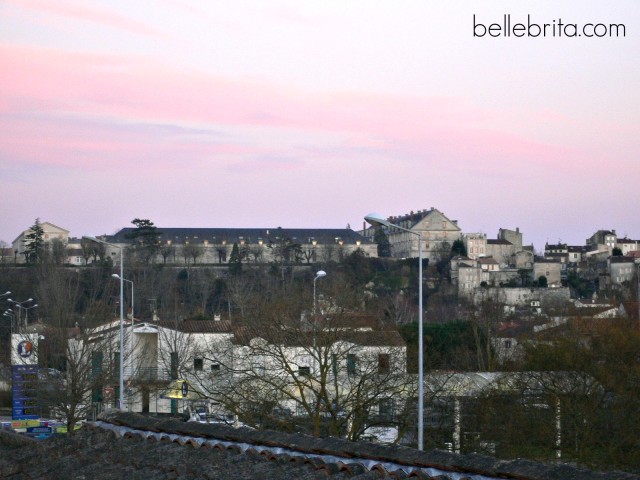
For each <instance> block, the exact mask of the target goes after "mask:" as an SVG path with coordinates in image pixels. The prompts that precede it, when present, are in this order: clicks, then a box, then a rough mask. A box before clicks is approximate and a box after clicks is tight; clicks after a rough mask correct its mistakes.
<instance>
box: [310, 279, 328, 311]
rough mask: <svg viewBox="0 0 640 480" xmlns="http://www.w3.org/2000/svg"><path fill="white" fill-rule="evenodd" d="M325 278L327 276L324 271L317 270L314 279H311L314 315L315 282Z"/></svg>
mask: <svg viewBox="0 0 640 480" xmlns="http://www.w3.org/2000/svg"><path fill="white" fill-rule="evenodd" d="M326 276H327V272H325V271H324V270H318V271H317V272H316V276H315V278H314V279H313V314H314V315H315V314H316V280H318V279H319V278H322V277H326Z"/></svg>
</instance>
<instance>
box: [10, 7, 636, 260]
mask: <svg viewBox="0 0 640 480" xmlns="http://www.w3.org/2000/svg"><path fill="white" fill-rule="evenodd" d="M514 3H515V2H512V1H507V0H504V1H493V0H491V1H490V0H485V1H472V0H469V1H461V0H460V1H458V0H456V1H453V2H426V1H424V0H420V1H418V0H416V1H409V0H406V1H399V2H398V1H394V2H391V1H386V0H381V1H379V2H372V1H365V0H362V1H353V2H343V1H335V2H332V1H325V2H318V1H311V0H310V1H304V0H295V1H294V0H291V1H269V2H264V1H258V0H255V1H238V2H206V3H203V2H198V1H195V0H162V1H153V2H151V1H144V0H143V1H140V2H135V5H133V6H132V5H131V2H123V1H122V2H121V1H114V2H97V1H87V0H83V1H80V0H56V1H53V0H7V1H5V2H3V3H2V4H1V5H0V22H1V24H2V26H3V28H2V29H0V65H2V72H3V73H2V75H0V167H1V170H0V171H1V172H2V173H1V175H0V214H1V216H0V240H4V241H6V242H11V241H12V240H13V239H14V238H15V237H16V236H17V235H18V234H19V233H20V231H22V230H23V229H25V228H27V227H28V226H30V225H31V224H33V221H34V219H35V218H36V217H39V218H40V219H41V220H42V221H49V222H51V223H54V224H56V225H58V226H61V227H64V228H66V229H68V230H70V231H71V235H73V236H82V235H97V234H102V233H113V232H115V231H117V230H119V229H120V228H122V227H125V226H130V221H131V220H132V219H133V218H135V217H140V218H149V219H151V220H152V221H154V222H155V223H156V225H158V226H160V227H276V226H282V227H332V228H336V227H344V226H346V225H347V224H350V225H351V226H352V227H354V228H358V227H360V226H361V225H362V218H363V216H364V215H365V214H367V213H370V212H372V211H377V212H380V213H382V214H385V215H399V214H403V213H408V212H409V211H411V210H418V209H422V208H429V207H436V208H438V209H440V210H441V211H443V212H444V213H445V214H446V215H447V216H449V218H451V219H456V220H458V221H459V225H460V226H461V228H462V230H463V231H464V232H483V233H487V234H488V235H489V237H490V238H494V237H495V236H496V234H497V230H498V228H501V227H503V228H515V227H519V228H520V229H521V230H522V231H523V232H524V240H525V242H526V243H534V244H535V245H536V247H537V248H542V247H543V246H544V242H545V241H547V240H548V241H549V242H557V241H559V240H560V241H564V242H569V243H572V244H581V243H583V242H584V240H585V239H586V238H587V237H588V236H590V235H591V234H592V233H593V232H594V231H595V230H598V229H603V228H604V229H616V230H617V232H618V233H619V234H620V235H628V236H629V237H631V238H640V221H639V220H638V216H637V211H638V209H639V205H638V204H639V203H640V202H639V200H640V193H639V191H640V190H639V188H640V187H639V184H640V162H639V161H638V152H639V151H640V148H639V147H640V118H639V117H640V113H639V112H640V89H638V85H640V62H638V58H640V41H639V38H640V37H639V33H638V32H640V4H639V3H638V2H637V1H633V0H621V1H618V2H616V4H615V8H613V7H612V6H611V5H605V4H604V3H602V2H600V1H597V0H587V1H581V2H578V1H575V2H569V1H564V2H557V1H531V2H526V3H525V2H521V3H517V4H515V5H514ZM474 14H475V15H476V18H477V19H478V21H482V22H485V23H486V24H489V23H493V22H501V21H502V16H503V15H504V14H511V15H512V17H513V18H514V21H515V19H519V20H524V21H526V18H527V15H530V16H531V19H532V21H537V22H539V23H544V22H549V23H551V22H553V21H556V22H557V21H558V19H559V18H561V19H562V21H563V22H564V23H567V22H569V23H577V24H584V23H587V22H592V23H603V24H607V25H608V24H610V23H623V24H624V25H625V30H626V36H625V37H623V38H513V37H512V38H502V37H501V38H488V37H485V38H474V37H473V15H474Z"/></svg>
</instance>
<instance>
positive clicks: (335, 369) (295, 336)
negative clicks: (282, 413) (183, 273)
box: [93, 316, 406, 418]
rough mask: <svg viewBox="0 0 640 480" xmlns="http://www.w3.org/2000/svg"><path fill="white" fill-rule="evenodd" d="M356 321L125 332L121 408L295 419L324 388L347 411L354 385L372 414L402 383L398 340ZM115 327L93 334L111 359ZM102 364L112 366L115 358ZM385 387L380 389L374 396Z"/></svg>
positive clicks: (184, 324) (151, 325)
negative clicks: (366, 394)
mask: <svg viewBox="0 0 640 480" xmlns="http://www.w3.org/2000/svg"><path fill="white" fill-rule="evenodd" d="M356 317H357V318H355V320H354V322H351V321H348V316H347V321H345V320H344V319H345V317H340V318H341V320H340V321H338V322H334V321H331V320H330V319H327V318H326V317H323V318H324V321H322V322H315V323H313V325H311V324H309V323H308V322H307V323H304V324H302V323H301V324H300V325H299V326H298V327H296V328H293V327H292V326H286V325H280V326H269V327H265V326H250V325H232V324H231V323H230V322H228V321H224V320H177V321H173V320H158V321H152V322H137V323H134V325H133V326H131V324H130V323H127V324H126V326H125V329H124V345H125V347H124V348H125V355H124V357H123V362H124V368H123V371H124V379H125V385H126V390H125V407H126V409H127V410H130V411H137V412H152V413H163V414H174V415H175V414H178V413H181V412H182V411H184V410H185V408H187V407H188V408H191V407H192V406H193V405H192V404H191V403H190V401H191V400H197V401H198V405H199V406H200V407H203V408H204V409H205V410H206V411H207V412H217V414H218V415H220V416H222V417H224V418H227V416H228V415H229V414H230V413H231V411H230V410H229V408H226V407H225V405H226V406H227V407H228V406H229V405H231V404H234V405H237V404H236V403H234V402H240V403H242V402H245V401H247V397H251V398H252V400H251V401H252V402H253V403H254V404H255V405H258V404H260V403H262V404H264V405H272V406H271V407H270V408H273V405H277V406H278V408H281V409H284V410H287V411H290V412H293V413H296V414H300V415H302V414H303V411H304V404H305V401H306V400H305V399H306V398H307V396H308V395H317V394H318V389H319V388H320V387H317V385H318V382H329V383H326V384H325V383H323V385H325V387H324V390H323V391H330V394H331V395H332V398H334V400H335V403H336V405H337V404H340V405H342V407H341V408H347V407H348V406H349V401H351V400H350V398H351V396H350V395H351V389H352V388H355V385H356V383H357V384H358V388H360V389H362V388H363V385H365V384H366V385H368V387H367V388H368V389H369V390H370V391H371V392H374V393H372V395H377V396H378V397H379V398H377V399H376V402H377V403H376V407H375V408H376V409H378V408H379V406H380V405H386V406H387V407H388V406H389V405H390V403H389V402H392V401H395V400H393V395H391V393H392V392H395V393H398V390H397V389H396V390H394V389H393V388H391V387H389V385H391V386H392V387H393V386H394V385H396V383H394V382H396V381H398V385H399V384H400V383H401V382H400V380H397V379H404V378H405V377H406V344H405V342H404V340H403V339H402V337H401V336H400V334H399V333H398V332H397V331H388V330H380V328H379V327H378V328H374V327H373V326H372V323H371V322H370V321H365V320H366V319H363V318H360V317H358V316H356ZM350 325H351V326H352V327H353V328H351V327H350ZM118 326H119V320H115V321H113V322H109V323H108V324H106V325H104V326H102V327H100V328H99V329H98V330H97V331H95V332H94V333H93V335H94V337H95V336H96V335H98V336H99V335H103V334H104V335H110V338H111V341H110V343H111V344H113V346H112V348H115V349H116V350H117V349H118V346H117V344H116V343H114V342H115V341H116V340H117V335H114V334H115V333H116V332H117V329H118ZM104 358H105V359H110V360H108V361H109V362H112V361H113V360H112V359H113V358H119V356H118V354H117V353H116V355H115V357H114V355H113V353H111V354H109V355H104ZM106 369H107V368H106V367H105V370H106ZM111 370H115V367H113V366H112V367H111ZM327 375H328V377H327ZM322 379H324V380H322ZM390 379H391V380H390ZM176 382H183V383H186V384H187V385H188V387H187V390H188V391H190V392H192V395H194V396H193V397H188V398H187V397H186V396H185V398H182V397H181V396H180V395H179V389H176V387H175V385H176ZM383 382H384V385H385V386H386V388H380V385H381V384H382V383H383ZM116 383H117V382H116ZM329 384H330V385H331V387H329ZM275 385H278V386H277V387H276V386H275ZM316 387H317V388H316ZM105 388H106V389H107V390H108V391H109V392H111V393H110V397H109V395H104V397H105V398H106V400H105V401H109V399H110V400H111V401H113V400H115V399H114V394H113V392H114V391H115V390H116V389H117V384H113V385H107V386H106V387H105ZM274 388H275V390H274ZM394 388H395V387H394ZM327 389H328V390H327ZM325 393H326V392H325ZM360 393H362V392H360ZM301 396H303V397H304V399H303V398H302V397H301ZM107 397H108V398H107ZM396 400H397V399H396ZM238 408H240V407H238ZM256 408H257V407H256ZM372 408H373V407H372ZM236 411H237V410H236ZM376 411H377V412H378V413H379V411H378V410H376Z"/></svg>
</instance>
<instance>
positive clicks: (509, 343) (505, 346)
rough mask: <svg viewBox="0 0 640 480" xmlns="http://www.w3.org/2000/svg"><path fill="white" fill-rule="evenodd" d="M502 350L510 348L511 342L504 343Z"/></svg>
mask: <svg viewBox="0 0 640 480" xmlns="http://www.w3.org/2000/svg"><path fill="white" fill-rule="evenodd" d="M504 348H511V340H505V341H504Z"/></svg>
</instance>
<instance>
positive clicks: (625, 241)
mask: <svg viewBox="0 0 640 480" xmlns="http://www.w3.org/2000/svg"><path fill="white" fill-rule="evenodd" d="M616 246H617V247H618V248H619V249H620V250H622V255H625V256H626V255H628V254H629V253H631V252H635V251H640V240H631V239H629V238H626V237H625V238H619V239H618V243H617V245H616Z"/></svg>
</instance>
